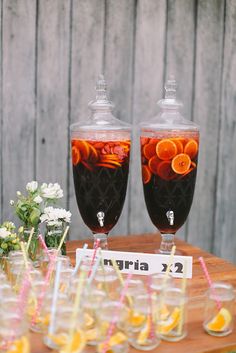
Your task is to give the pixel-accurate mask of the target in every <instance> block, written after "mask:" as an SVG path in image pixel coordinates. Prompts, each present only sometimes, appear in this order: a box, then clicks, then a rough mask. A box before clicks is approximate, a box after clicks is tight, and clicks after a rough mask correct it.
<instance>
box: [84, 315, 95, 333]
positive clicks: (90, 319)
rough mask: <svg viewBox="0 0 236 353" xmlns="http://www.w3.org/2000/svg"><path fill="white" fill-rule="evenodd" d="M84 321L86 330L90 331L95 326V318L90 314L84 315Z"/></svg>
mask: <svg viewBox="0 0 236 353" xmlns="http://www.w3.org/2000/svg"><path fill="white" fill-rule="evenodd" d="M84 321H85V327H86V329H89V328H91V327H92V326H93V325H94V318H93V317H92V316H91V315H89V314H88V313H85V314H84Z"/></svg>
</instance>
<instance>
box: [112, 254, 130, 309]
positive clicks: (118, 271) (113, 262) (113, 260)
mask: <svg viewBox="0 0 236 353" xmlns="http://www.w3.org/2000/svg"><path fill="white" fill-rule="evenodd" d="M111 262H112V265H113V267H114V269H115V271H116V274H117V276H118V279H119V281H120V284H121V286H122V287H123V288H124V286H125V281H124V278H123V276H122V274H121V272H120V269H119V267H118V265H117V262H116V260H115V259H112V260H111ZM126 298H127V300H128V302H129V305H130V306H131V307H132V306H133V301H132V298H131V297H130V295H129V294H126Z"/></svg>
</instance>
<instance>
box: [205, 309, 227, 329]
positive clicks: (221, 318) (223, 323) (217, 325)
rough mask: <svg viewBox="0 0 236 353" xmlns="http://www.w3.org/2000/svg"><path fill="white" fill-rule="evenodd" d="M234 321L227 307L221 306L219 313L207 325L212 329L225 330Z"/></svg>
mask: <svg viewBox="0 0 236 353" xmlns="http://www.w3.org/2000/svg"><path fill="white" fill-rule="evenodd" d="M231 321H232V316H231V314H230V312H229V310H227V309H226V308H221V309H220V311H219V312H218V313H217V315H216V316H215V317H214V318H213V319H212V320H211V321H209V322H208V324H207V325H206V327H207V329H208V330H210V331H215V332H221V331H224V330H225V329H226V328H227V327H228V326H229V324H230V323H231Z"/></svg>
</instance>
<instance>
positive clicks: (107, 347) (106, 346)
mask: <svg viewBox="0 0 236 353" xmlns="http://www.w3.org/2000/svg"><path fill="white" fill-rule="evenodd" d="M127 339H128V338H127V336H126V335H125V334H124V333H123V332H120V331H118V332H116V333H115V334H114V335H112V336H111V338H110V339H109V341H108V342H102V343H100V344H99V345H98V352H99V353H102V352H104V351H105V352H107V353H108V352H109V353H110V352H113V350H112V347H114V346H117V345H119V344H122V343H124V342H126V341H127Z"/></svg>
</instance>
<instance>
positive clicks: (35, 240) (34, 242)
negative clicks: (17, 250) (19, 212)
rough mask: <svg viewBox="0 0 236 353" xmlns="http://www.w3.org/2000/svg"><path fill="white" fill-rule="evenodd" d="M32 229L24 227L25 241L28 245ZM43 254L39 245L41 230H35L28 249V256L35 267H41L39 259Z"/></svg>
mask: <svg viewBox="0 0 236 353" xmlns="http://www.w3.org/2000/svg"><path fill="white" fill-rule="evenodd" d="M31 229H32V228H28V227H24V230H23V241H24V242H25V243H28V241H29V237H30V233H31ZM40 254H41V246H40V243H39V230H38V229H37V228H36V229H35V230H34V233H33V236H32V238H31V241H30V244H29V247H28V255H29V258H30V259H31V260H32V261H33V264H34V267H38V266H39V258H40Z"/></svg>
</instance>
